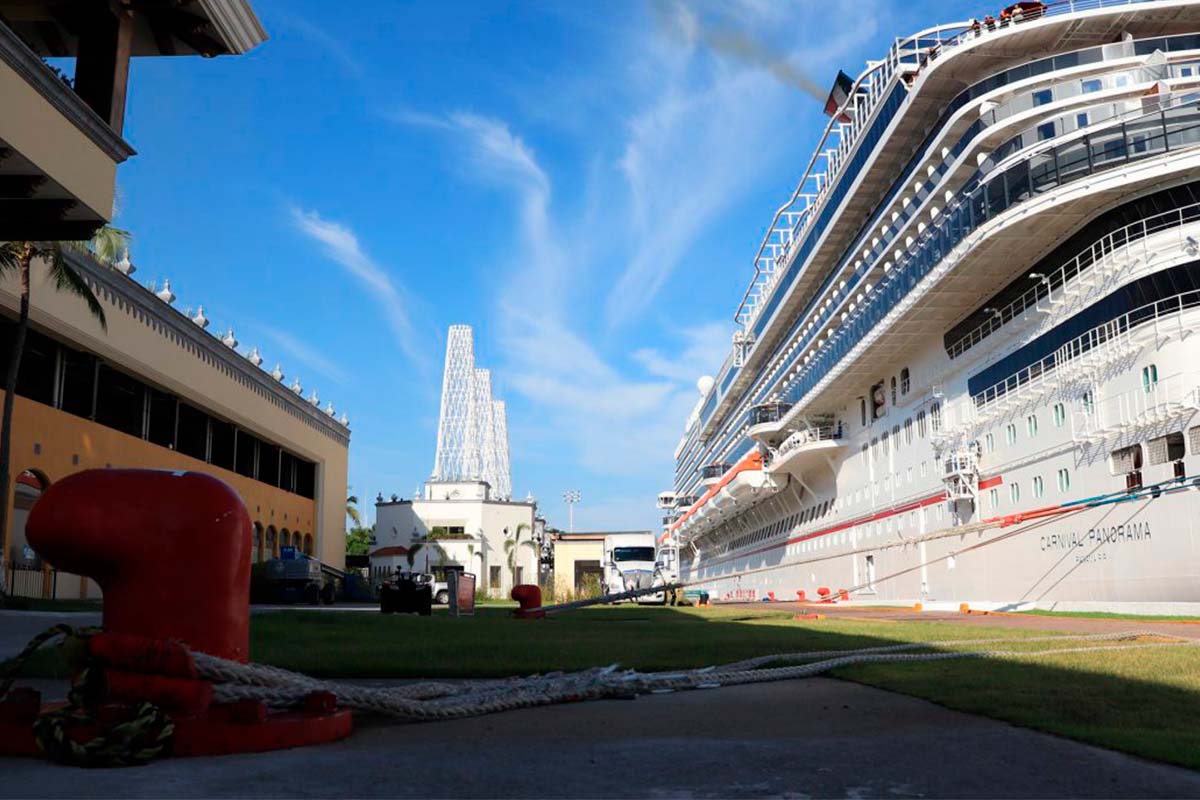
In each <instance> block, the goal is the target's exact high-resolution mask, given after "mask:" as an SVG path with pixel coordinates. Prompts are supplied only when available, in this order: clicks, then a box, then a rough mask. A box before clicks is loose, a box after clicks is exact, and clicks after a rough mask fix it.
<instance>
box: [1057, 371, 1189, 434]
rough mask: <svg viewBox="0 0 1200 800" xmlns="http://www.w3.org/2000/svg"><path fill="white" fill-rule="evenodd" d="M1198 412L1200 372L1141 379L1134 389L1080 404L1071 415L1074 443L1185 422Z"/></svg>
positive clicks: (1088, 399) (1089, 399)
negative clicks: (1139, 384)
mask: <svg viewBox="0 0 1200 800" xmlns="http://www.w3.org/2000/svg"><path fill="white" fill-rule="evenodd" d="M1197 411H1200V373H1196V372H1190V371H1185V372H1178V373H1175V374H1173V375H1170V376H1168V377H1165V378H1158V377H1157V376H1155V377H1153V378H1152V379H1151V378H1150V377H1148V376H1147V377H1146V378H1144V381H1143V384H1142V385H1141V386H1139V387H1137V388H1134V389H1128V390H1125V391H1122V392H1116V393H1113V394H1111V395H1108V396H1105V397H1102V398H1099V399H1092V398H1090V397H1089V398H1087V400H1086V401H1085V402H1081V403H1080V406H1079V408H1078V409H1076V410H1075V412H1074V413H1073V414H1072V417H1071V423H1072V434H1073V436H1074V437H1075V439H1076V440H1082V441H1096V440H1102V439H1106V438H1108V437H1111V436H1119V435H1120V434H1122V433H1124V432H1126V431H1129V430H1131V429H1133V428H1139V427H1143V426H1147V425H1159V426H1161V425H1165V424H1170V423H1172V422H1177V421H1180V420H1186V419H1188V418H1189V417H1191V416H1192V415H1194V414H1195V413H1196V412H1197Z"/></svg>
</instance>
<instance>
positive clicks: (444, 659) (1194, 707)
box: [30, 606, 1200, 769]
mask: <svg viewBox="0 0 1200 800" xmlns="http://www.w3.org/2000/svg"><path fill="white" fill-rule="evenodd" d="M1130 627H1131V628H1135V627H1137V626H1136V624H1135V623H1131V624H1130ZM1034 635H1047V634H1046V632H1045V631H1034V630H1022V629H1014V628H1007V627H1006V628H991V627H984V626H975V625H971V626H962V625H956V624H953V623H949V622H938V621H910V620H879V621H875V620H865V619H857V620H855V619H837V618H828V619H825V620H819V621H799V620H795V619H793V612H792V611H786V610H779V609H777V608H775V609H772V608H770V607H766V608H762V609H758V608H753V607H745V606H742V607H733V608H727V609H723V608H721V607H716V608H711V609H704V610H700V609H674V608H655V607H636V606H634V607H631V606H622V607H616V608H611V607H609V608H596V609H588V610H583V611H578V612H573V613H569V614H561V615H556V616H552V617H549V618H547V619H543V620H516V619H512V618H511V617H510V616H509V612H508V610H507V609H499V608H486V607H484V608H480V609H479V611H478V613H477V615H476V616H475V617H472V618H462V619H454V618H451V617H449V616H448V615H446V614H445V613H444V612H441V613H435V614H434V616H432V617H424V618H423V617H411V616H396V615H387V616H384V615H380V614H373V613H369V612H363V613H353V614H350V613H347V614H331V613H313V612H304V611H284V612H277V613H265V614H256V615H255V616H254V617H253V618H252V620H251V637H252V642H251V655H252V659H253V660H254V661H258V662H263V663H268V664H273V665H275V666H279V667H284V668H286V669H292V670H296V671H299V672H304V673H307V674H310V675H315V676H322V677H343V678H422V677H424V678H431V677H447V678H465V677H484V676H509V675H524V674H532V673H538V672H548V671H552V670H578V669H585V668H588V667H593V666H598V665H606V664H611V663H619V664H621V665H622V666H625V667H631V668H636V669H639V670H643V671H654V670H670V669H679V668H691V667H704V666H709V665H713V664H722V663H728V662H731V661H737V660H741V659H744V658H750V657H754V656H761V655H767V654H775V653H794V652H811V651H815V650H853V649H856V648H862V647H875V646H883V645H891V644H898V643H904V642H914V641H925V642H929V641H951V640H969V639H990V638H995V639H1011V640H1013V642H1014V646H1015V647H1020V646H1021V645H1019V644H1017V643H1019V642H1020V640H1021V639H1022V638H1025V637H1029V636H1034ZM947 646H951V647H952V646H953V645H947ZM1050 646H1052V645H1047V644H1042V645H1038V647H1043V648H1045V647H1050ZM1066 646H1074V645H1066ZM1081 646H1082V645H1081ZM1029 647H1033V645H1029ZM964 649H973V648H971V647H965V648H964ZM30 666H31V670H30V672H31V673H32V674H35V675H42V676H45V675H47V674H51V675H53V674H57V675H60V676H61V675H62V674H64V670H63V667H62V665H61V662H55V661H54V657H52V656H51V655H50V654H47V655H46V656H40V657H39V659H38V660H37V661H36V662H35V663H33V664H31V665H30ZM832 674H833V676H834V677H839V678H844V679H848V680H852V681H856V682H860V683H863V684H868V685H871V686H877V687H880V688H884V689H889V690H893V691H898V692H902V693H904V694H908V695H912V696H915V697H920V698H925V699H927V700H931V701H933V702H935V703H938V704H940V705H943V706H945V707H948V708H953V709H957V710H961V711H967V712H971V713H976V714H982V715H985V716H989V717H993V718H997V719H1002V720H1006V721H1009V722H1012V723H1015V724H1017V725H1022V726H1025V727H1029V728H1034V729H1038V730H1043V731H1047V732H1050V733H1055V734H1059V735H1063V736H1067V737H1070V738H1074V739H1078V740H1081V741H1085V742H1089V743H1092V744H1097V745H1101V746H1105V747H1111V748H1114V749H1118V750H1123V751H1126V752H1129V753H1133V754H1136V755H1140V756H1144V757H1148V758H1153V759H1157V760H1161V761H1166V762H1170V763H1174V764H1179V765H1182V766H1186V767H1189V768H1192V769H1198V768H1200V726H1197V725H1196V724H1195V721H1196V720H1197V719H1200V647H1176V648H1163V649H1143V650H1121V651H1109V652H1096V653H1080V654H1065V655H1058V656H1051V657H1047V658H1042V659H1037V660H1034V659H1019V660H1018V659H986V660H985V659H962V660H952V661H941V662H924V663H921V662H911V663H887V664H870V665H860V666H854V667H847V668H843V669H840V670H837V671H836V672H834V673H832ZM876 722H878V723H879V724H882V725H886V724H887V723H888V721H887V720H877V721H876Z"/></svg>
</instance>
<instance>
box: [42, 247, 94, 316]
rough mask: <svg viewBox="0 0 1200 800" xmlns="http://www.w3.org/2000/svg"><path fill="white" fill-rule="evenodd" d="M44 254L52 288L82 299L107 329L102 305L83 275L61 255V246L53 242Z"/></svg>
mask: <svg viewBox="0 0 1200 800" xmlns="http://www.w3.org/2000/svg"><path fill="white" fill-rule="evenodd" d="M44 256H45V258H46V259H47V261H48V262H49V265H50V279H51V280H53V281H54V288H55V289H58V290H59V291H60V292H66V293H68V294H73V295H75V296H76V297H78V298H80V299H81V300H83V302H84V303H86V304H87V307H88V311H90V312H91V314H92V316H93V317H95V318H96V321H97V322H99V323H100V327H101V328H103V329H104V330H108V319H107V318H106V317H105V316H104V307H103V306H101V305H100V301H99V300H98V299H97V298H96V295H95V294H94V293H93V292H92V287H91V286H88V283H87V281H85V280H84V279H83V276H82V275H80V274H79V273H78V272H76V271H75V268H74V267H72V266H71V265H70V264H68V263H67V259H66V257H65V256H64V255H63V248H62V247H61V246H59V245H58V244H57V243H55V244H54V245H51V246H50V247H49V248H47V250H45V251H44Z"/></svg>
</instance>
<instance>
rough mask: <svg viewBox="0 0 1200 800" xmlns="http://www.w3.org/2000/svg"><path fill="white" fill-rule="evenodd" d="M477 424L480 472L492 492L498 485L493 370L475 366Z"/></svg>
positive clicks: (481, 478)
mask: <svg viewBox="0 0 1200 800" xmlns="http://www.w3.org/2000/svg"><path fill="white" fill-rule="evenodd" d="M475 425H476V428H477V430H478V431H479V474H478V475H477V476H476V477H477V478H479V479H480V480H485V481H487V482H488V483H489V484H490V485H491V487H492V494H493V495H495V494H496V493H497V486H496V439H495V436H494V435H493V434H494V431H493V430H492V371H491V370H488V369H481V368H479V367H476V368H475Z"/></svg>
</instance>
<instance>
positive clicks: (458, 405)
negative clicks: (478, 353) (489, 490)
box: [433, 325, 480, 481]
mask: <svg viewBox="0 0 1200 800" xmlns="http://www.w3.org/2000/svg"><path fill="white" fill-rule="evenodd" d="M475 411H476V398H475V343H474V335H473V333H472V332H471V326H470V325H451V326H450V331H449V333H448V334H447V336H446V368H445V371H444V372H443V373H442V410H441V414H440V416H439V417H438V439H437V455H436V456H435V457H434V462H433V478H434V480H443V481H455V480H471V479H477V478H478V477H479V474H480V462H479V427H478V422H477V420H476V417H475Z"/></svg>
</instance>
